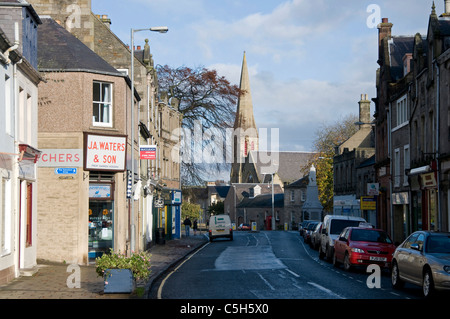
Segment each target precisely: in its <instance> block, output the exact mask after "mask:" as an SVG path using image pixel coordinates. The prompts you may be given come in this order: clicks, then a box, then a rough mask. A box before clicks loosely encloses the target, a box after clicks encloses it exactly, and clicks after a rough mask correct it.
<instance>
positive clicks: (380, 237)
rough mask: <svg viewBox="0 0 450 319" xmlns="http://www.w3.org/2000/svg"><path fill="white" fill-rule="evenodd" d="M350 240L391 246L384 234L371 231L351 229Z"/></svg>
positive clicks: (389, 240)
mask: <svg viewBox="0 0 450 319" xmlns="http://www.w3.org/2000/svg"><path fill="white" fill-rule="evenodd" d="M350 239H351V240H352V241H368V242H374V243H385V244H392V241H391V239H390V238H389V236H388V235H387V234H386V233H385V232H383V231H379V230H371V229H353V230H352V235H351V238H350Z"/></svg>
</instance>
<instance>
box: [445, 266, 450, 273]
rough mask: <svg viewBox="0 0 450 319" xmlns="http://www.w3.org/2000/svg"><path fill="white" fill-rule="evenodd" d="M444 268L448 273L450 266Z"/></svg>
mask: <svg viewBox="0 0 450 319" xmlns="http://www.w3.org/2000/svg"><path fill="white" fill-rule="evenodd" d="M444 270H445V271H446V272H448V273H449V274H450V266H444Z"/></svg>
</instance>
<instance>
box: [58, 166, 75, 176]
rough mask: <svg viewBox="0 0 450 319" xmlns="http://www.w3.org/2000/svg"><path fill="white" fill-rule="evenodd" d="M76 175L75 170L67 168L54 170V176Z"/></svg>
mask: <svg viewBox="0 0 450 319" xmlns="http://www.w3.org/2000/svg"><path fill="white" fill-rule="evenodd" d="M76 173H77V169H76V168H69V167H60V168H55V174H56V175H74V174H76Z"/></svg>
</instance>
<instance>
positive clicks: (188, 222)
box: [183, 216, 192, 237]
mask: <svg viewBox="0 0 450 319" xmlns="http://www.w3.org/2000/svg"><path fill="white" fill-rule="evenodd" d="M183 224H184V230H185V231H186V237H189V228H190V227H191V225H192V223H191V220H190V219H189V216H188V217H186V219H185V220H184V222H183Z"/></svg>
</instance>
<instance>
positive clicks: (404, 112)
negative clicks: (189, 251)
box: [397, 95, 409, 126]
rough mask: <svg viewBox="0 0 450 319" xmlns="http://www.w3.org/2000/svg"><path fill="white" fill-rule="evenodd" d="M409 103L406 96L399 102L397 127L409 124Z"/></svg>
mask: <svg viewBox="0 0 450 319" xmlns="http://www.w3.org/2000/svg"><path fill="white" fill-rule="evenodd" d="M408 117H409V114H408V103H407V100H406V95H405V96H403V97H402V98H401V99H399V100H398V101H397V126H400V125H402V124H403V123H406V122H408Z"/></svg>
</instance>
